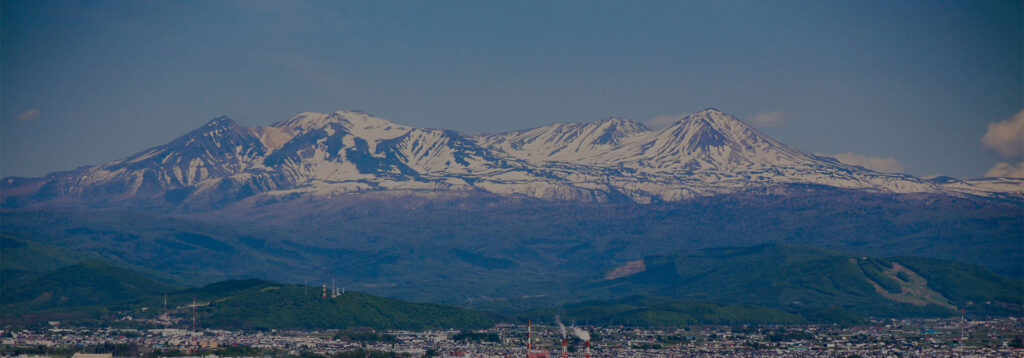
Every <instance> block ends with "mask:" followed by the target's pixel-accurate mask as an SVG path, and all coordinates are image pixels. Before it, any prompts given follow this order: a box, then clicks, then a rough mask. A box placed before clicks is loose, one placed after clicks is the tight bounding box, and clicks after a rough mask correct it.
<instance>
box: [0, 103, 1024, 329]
mask: <svg viewBox="0 0 1024 358" xmlns="http://www.w3.org/2000/svg"><path fill="white" fill-rule="evenodd" d="M1022 183H1024V181H1022V180H1021V179H1013V178H982V179H975V180H958V179H954V178H948V177H939V178H932V179H928V180H925V179H920V178H915V177H913V176H909V175H905V174H887V173H878V172H874V171H870V170H867V169H864V168H861V167H857V166H851V165H846V164H843V163H840V162H838V161H836V160H834V159H832V158H829V157H825V156H819V155H814V154H810V153H807V152H804V151H801V150H798V149H794V148H791V147H788V146H786V145H784V144H781V143H779V142H778V141H776V140H774V139H772V138H770V137H768V136H766V135H764V134H763V133H760V132H759V131H757V130H756V129H753V128H752V127H750V126H748V125H746V124H744V123H743V122H742V121H739V120H737V119H736V118H734V117H732V116H730V115H727V114H725V113H722V112H720V111H717V110H714V109H708V110H704V111H700V112H698V113H695V114H691V115H686V116H681V117H680V118H679V119H678V121H676V122H675V123H674V124H672V125H670V126H668V127H666V128H664V129H661V130H651V129H649V128H647V127H645V126H644V125H643V124H641V123H639V122H635V121H630V120H627V119H621V118H611V119H605V120H600V121H595V122H590V123H558V124H552V125H547V126H542V127H538V128H534V129H529V130H523V131H514V132H507V133H499V134H481V135H468V134H464V133H459V132H456V131H450V130H438V129H424V128H412V127H408V126H402V125H398V124H395V123H391V122H388V121H386V120H383V119H380V118H376V117H372V116H370V115H367V114H365V113H360V112H351V111H341V112H334V113H327V114H323V113H303V114H300V115H298V116H295V117H294V118H291V119H289V120H285V121H282V122H279V123H276V124H274V125H272V126H267V127H243V126H240V125H238V124H236V123H234V122H233V121H231V120H230V119H228V118H223V117H221V118H218V119H215V120H213V121H211V122H209V123H207V124H206V125H204V126H203V127H201V128H199V129H196V130H195V131H192V132H190V133H188V134H186V135H184V136H182V137H180V138H177V139H175V140H173V141H171V142H170V143H167V144H164V145H161V146H158V147H154V148H152V149H148V150H145V151H143V152H141V153H139V154H136V155H132V156H129V157H126V158H124V159H120V160H117V161H113V162H110V163H106V164H101V165H95V166H85V167H81V168H78V169H75V170H71V171H66V172H57V173H52V174H49V175H47V176H45V177H42V178H5V179H3V180H2V181H0V196H2V205H0V215H2V219H3V225H0V234H3V235H4V236H3V237H7V238H16V239H17V240H23V243H21V242H22V241H12V240H13V239H5V240H6V241H4V245H5V246H4V247H5V249H4V250H3V252H2V253H3V255H4V256H3V258H4V260H5V261H8V262H12V263H18V264H19V265H22V266H18V267H11V268H9V269H6V270H4V271H3V272H0V273H2V274H3V277H2V278H3V279H4V280H5V281H6V280H8V279H12V278H18V277H27V276H26V275H29V273H30V272H31V271H32V270H30V269H29V268H31V266H33V264H35V263H36V262H41V263H46V264H47V265H48V267H50V268H53V267H59V266H60V265H63V264H67V263H69V262H70V261H80V260H85V259H96V258H99V259H103V260H107V261H110V262H114V263H116V264H118V265H122V266H126V267H131V268H132V269H134V270H137V271H141V272H145V273H146V274H147V275H150V276H153V277H160V278H164V279H165V280H167V281H170V282H173V283H175V284H178V285H184V286H195V285H203V284H208V283H211V282H215V281H220V280H226V279H240V278H253V277H256V278H261V279H268V280H273V281H278V282H289V283H302V282H306V281H307V280H310V281H311V282H322V281H324V280H329V279H336V280H337V281H338V282H339V284H340V285H344V286H346V287H349V288H351V289H353V290H360V291H363V292H368V293H372V294H378V295H384V296H389V297H397V298H401V299H409V300H415V301H429V302H440V303H448V304H457V305H462V306H467V307H492V308H495V309H509V308H532V307H544V306H547V307H551V306H553V305H560V304H565V303H569V302H574V301H578V300H579V299H590V298H594V299H613V298H618V297H620V296H621V295H624V294H629V293H630V292H629V291H630V290H634V291H637V292H638V293H646V294H652V295H669V296H673V297H676V298H678V299H700V300H705V299H707V300H719V299H720V298H721V297H728V295H727V294H725V293H721V292H719V293H721V294H720V295H718V296H690V295H689V293H686V294H683V293H679V292H675V293H673V292H671V291H666V290H663V289H660V288H651V287H647V286H643V285H638V284H631V283H622V284H621V286H617V287H627V288H629V289H622V290H620V291H615V290H614V289H613V287H604V286H602V287H599V288H595V290H596V291H594V292H598V291H600V292H605V293H608V294H605V295H596V294H594V295H590V296H586V295H583V296H579V297H578V296H577V295H575V294H570V292H574V290H576V289H578V286H579V285H580V284H581V283H593V282H602V281H603V280H605V279H606V277H607V276H606V275H610V273H611V272H614V271H616V270H620V268H621V270H620V271H619V273H617V274H616V275H621V274H622V273H623V272H629V269H628V265H627V264H628V263H630V262H634V263H635V262H637V261H638V260H641V259H643V258H645V257H651V256H658V255H671V254H672V253H676V252H680V250H701V249H706V248H713V247H747V246H752V245H760V244H765V243H778V244H797V245H806V246H811V247H817V248H821V249H828V250H837V251H842V252H849V253H851V255H864V256H870V257H902V256H913V257H927V258H936V259H945V260H956V261H959V262H963V263H967V264H973V265H979V266H982V267H984V268H985V269H988V270H992V271H994V272H995V273H996V274H998V275H1004V276H1007V277H1010V278H1012V279H1014V280H1020V279H1021V278H1024V277H1022V276H1021V273H1022V272H1024V267H1022V264H1021V263H1022V262H1024V241H1022V240H1021V237H1024V225H1021V223H1022V221H1021V218H1022V217H1024V196H1022V190H1021V188H1024V184H1022ZM8 244H10V245H13V246H19V248H18V250H21V251H18V252H25V253H26V254H25V255H30V254H31V255H35V254H38V253H43V252H62V254H60V255H57V256H56V257H50V258H47V259H45V260H43V259H31V258H27V257H28V256H25V255H20V256H19V255H18V254H12V251H11V250H12V249H10V248H7V246H10V245H8ZM41 245H45V246H41ZM900 262H902V261H900ZM837 263H842V262H837ZM840 266H842V265H840ZM903 266H905V267H909V266H908V265H903ZM623 267H626V268H623ZM648 267H654V266H653V265H652V266H648ZM837 267H839V266H837ZM842 267H845V266H842ZM851 269H852V268H851ZM622 270H624V271H622ZM648 274H649V273H648ZM645 275H646V274H639V275H637V276H635V277H633V276H630V277H632V278H640V277H645ZM611 276H615V275H611ZM619 277H625V276H619ZM857 277H859V276H857ZM663 278H665V279H666V280H668V279H669V278H671V277H669V276H665V277H663ZM625 279H627V278H621V280H625ZM613 281H614V280H613ZM616 282H618V281H616ZM861 286H863V285H861ZM648 289H649V290H648ZM602 290H603V291H602ZM709 292H710V291H709ZM709 295H710V293H709ZM733 303H736V304H747V303H748V302H733ZM776 307H778V308H782V307H781V306H776Z"/></svg>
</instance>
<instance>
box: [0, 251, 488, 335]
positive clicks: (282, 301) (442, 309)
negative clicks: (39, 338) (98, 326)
mask: <svg viewBox="0 0 1024 358" xmlns="http://www.w3.org/2000/svg"><path fill="white" fill-rule="evenodd" d="M333 296H335V295H328V298H323V297H322V292H321V289H320V288H319V287H303V286H300V285H294V284H280V283H275V282H270V281H264V280H255V279H253V280H228V281H221V282H217V283H213V284H209V285H206V286H204V287H201V288H191V289H184V290H182V289H181V288H178V287H175V286H172V285H169V284H165V283H162V282H159V281H156V280H153V279H151V278H149V277H146V276H144V275H141V274H139V273H136V272H134V271H131V270H128V269H125V268H121V267H118V266H114V265H112V264H110V263H107V262H105V261H101V260H96V259H91V260H87V261H82V262H79V263H76V264H73V265H69V266H65V267H62V268H60V269H57V270H55V271H52V272H48V273H45V274H43V275H40V276H34V277H27V276H26V277H22V278H20V279H19V280H18V281H15V282H5V286H4V289H3V303H2V304H3V306H2V311H3V319H4V320H5V321H7V322H20V323H32V322H43V321H46V320H51V319H60V320H71V321H82V320H85V321H95V320H111V319H120V318H122V317H126V316H135V317H136V318H156V316H157V315H158V314H160V313H161V312H165V311H164V308H163V305H164V302H166V304H167V311H166V312H167V313H169V314H170V315H171V318H170V321H173V322H177V323H176V324H179V325H180V324H187V322H188V321H189V320H190V318H191V312H192V310H191V309H192V304H193V302H197V303H198V304H196V305H195V306H196V307H195V312H196V313H195V314H196V316H197V317H198V321H199V322H200V323H199V327H210V328H232V329H278V328H284V329H340V328H347V327H372V328H378V329H423V328H464V329H477V328H486V327H491V326H493V325H494V322H493V321H492V320H491V319H490V318H489V317H488V316H487V315H485V314H483V313H479V312H474V311H469V310H465V309H461V308H457V307H453V306H447V305H442V304H435V303H412V302H406V301H401V300H398V299H392V298H385V297H379V296H374V295H369V294H365V293H361V292H353V291H346V292H345V293H343V294H338V295H337V296H336V297H333ZM175 318H177V320H176V321H175ZM182 322H185V323H182Z"/></svg>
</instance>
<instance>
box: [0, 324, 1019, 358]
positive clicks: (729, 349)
mask: <svg viewBox="0 0 1024 358" xmlns="http://www.w3.org/2000/svg"><path fill="white" fill-rule="evenodd" d="M149 323H152V324H158V323H160V322H149ZM573 329H576V330H580V331H583V330H582V329H580V328H578V327H569V328H568V330H569V333H567V334H566V335H563V334H561V333H560V329H559V327H558V326H550V325H547V326H545V325H533V326H532V327H531V328H529V330H530V333H532V334H530V335H531V336H532V340H531V342H532V348H533V349H532V350H531V351H530V352H531V354H530V356H532V357H564V356H570V357H584V356H585V355H589V356H590V357H697V356H700V357H807V356H829V357H850V356H861V357H891V356H898V357H938V356H970V357H1019V356H1021V354H1024V346H1022V341H1021V334H1020V332H1021V330H1022V329H1024V320H1022V319H1020V318H999V319H989V320H966V321H961V320H959V319H889V320H873V321H872V322H870V323H869V324H866V325H859V326H852V327H839V326H834V325H739V326H691V327H681V328H667V327H666V328H638V327H621V326H616V327H591V326H588V327H586V328H585V331H584V332H585V333H583V334H585V335H586V336H585V337H587V338H590V339H591V341H583V340H582V339H581V337H579V336H578V335H574V334H573V333H572V330H573ZM2 336H3V339H2V344H3V351H2V354H3V355H5V356H11V355H49V356H70V355H71V354H73V353H75V352H90V353H109V354H113V355H114V356H127V355H132V356H211V355H214V356H268V355H269V356H302V357H314V356H324V357H331V356H339V355H340V356H345V355H344V354H345V353H346V352H348V353H349V354H356V355H352V356H374V357H376V356H410V357H419V356H428V357H430V356H440V357H467V358H468V357H523V356H526V355H527V336H528V327H527V326H526V325H523V324H498V325H496V326H495V327H494V328H491V329H485V330H476V331H463V330H427V331H406V330H387V331H375V330H372V329H368V328H362V329H359V328H351V329H346V330H324V331H285V330H280V331H278V330H273V331H257V332H246V331H228V330H216V329H198V330H195V331H193V330H190V329H181V328H151V329H138V328H109V327H94V328H72V327H67V328H65V327H61V325H60V324H59V322H50V326H49V327H45V328H40V329H36V330H22V331H4V332H3V333H2ZM563 342H566V344H565V345H563ZM587 342H590V344H589V346H590V350H589V352H587V350H586V346H587Z"/></svg>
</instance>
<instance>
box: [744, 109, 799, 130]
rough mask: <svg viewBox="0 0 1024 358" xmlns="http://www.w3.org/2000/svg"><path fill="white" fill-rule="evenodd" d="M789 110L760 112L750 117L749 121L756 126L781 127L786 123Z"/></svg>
mask: <svg viewBox="0 0 1024 358" xmlns="http://www.w3.org/2000/svg"><path fill="white" fill-rule="evenodd" d="M788 118H789V112H786V111H769V112H761V113H758V114H756V115H754V116H753V117H751V118H750V122H751V123H753V124H754V125H756V126H758V127H781V126H784V125H786V122H787V119H788Z"/></svg>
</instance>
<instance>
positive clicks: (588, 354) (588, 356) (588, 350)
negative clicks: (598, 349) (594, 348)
mask: <svg viewBox="0 0 1024 358" xmlns="http://www.w3.org/2000/svg"><path fill="white" fill-rule="evenodd" d="M587 358H590V341H587Z"/></svg>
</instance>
